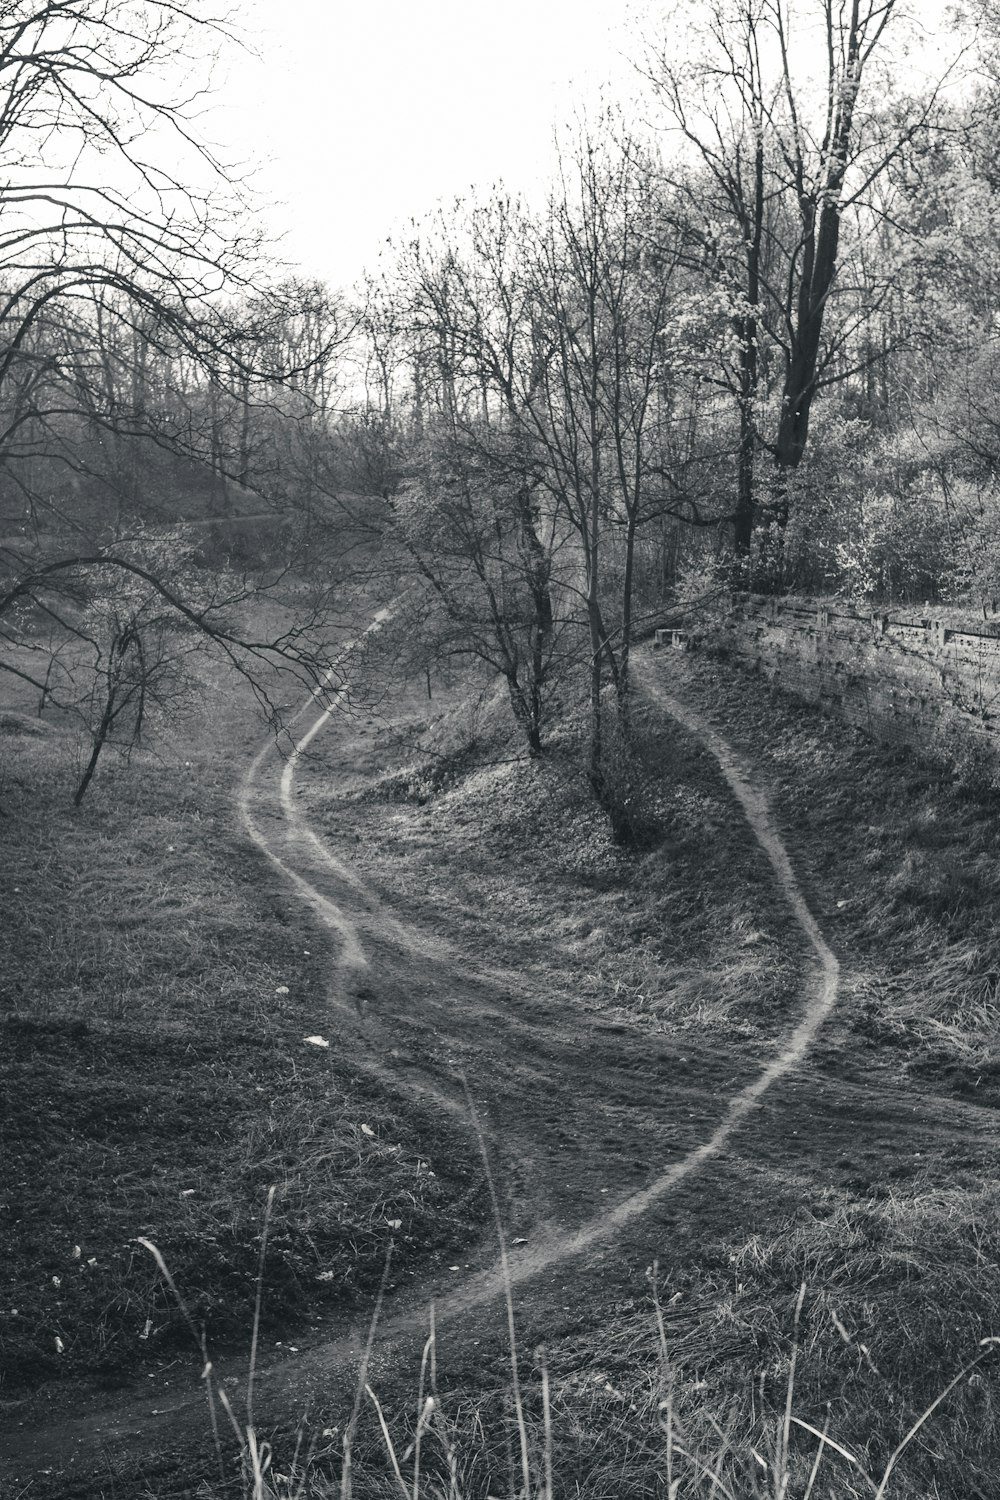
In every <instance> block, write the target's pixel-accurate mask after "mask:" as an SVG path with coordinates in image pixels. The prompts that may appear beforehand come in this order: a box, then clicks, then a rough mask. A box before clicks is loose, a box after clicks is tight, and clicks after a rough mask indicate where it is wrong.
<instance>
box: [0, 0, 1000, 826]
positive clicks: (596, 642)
mask: <svg viewBox="0 0 1000 1500" xmlns="http://www.w3.org/2000/svg"><path fill="white" fill-rule="evenodd" d="M920 11H921V7H916V6H912V7H910V8H909V10H908V9H907V7H906V6H905V5H904V4H903V3H902V0H843V3H841V0H709V3H707V4H705V5H701V6H698V7H690V6H678V7H677V8H676V9H675V11H674V12H673V13H672V14H671V15H669V16H668V17H666V19H664V20H661V21H660V22H658V24H657V27H656V29H655V31H651V33H650V35H649V36H648V37H646V38H645V39H642V38H640V39H638V40H637V44H636V71H637V78H639V79H641V81H642V89H643V93H642V100H643V103H642V106H641V109H640V107H638V106H636V107H635V108H630V109H628V110H626V109H625V108H624V107H623V106H619V107H618V108H617V109H608V110H607V111H606V112H604V113H603V114H602V115H601V116H600V117H598V118H593V119H591V120H589V121H587V122H585V123H583V124H578V125H577V127H576V128H575V129H574V130H573V131H568V132H566V133H565V134H564V137H563V148H562V152H561V156H560V164H559V169H558V171H557V173H556V175H555V178H554V181H553V183H552V185H551V188H550V191H549V193H548V195H547V197H546V199H545V201H544V202H543V203H541V204H540V205H539V204H537V203H533V204H528V203H525V202H523V201H520V200H519V199H518V198H517V197H516V196H515V195H514V194H512V193H510V192H508V191H507V190H506V189H504V188H503V187H498V188H496V189H494V190H492V191H490V192H485V193H481V194H479V195H477V196H475V197H473V198H471V199H470V200H469V201H466V202H463V203H458V204H454V205H449V206H448V208H447V210H444V209H442V210H439V211H438V212H436V213H434V214H431V215H429V216H428V218H427V219H426V220H425V221H424V222H422V223H420V224H418V225H414V226H412V229H411V231H410V232H408V233H405V234H403V235H401V236H400V237H399V238H398V242H397V243H396V244H394V245H393V246H392V247H391V248H390V250H389V251H388V252H387V253H386V255H385V256H384V257H383V261H382V264H380V266H378V267H377V268H374V269H373V271H372V273H371V274H370V275H369V277H368V278H367V281H366V283H365V285H364V286H363V287H362V288H361V290H360V292H359V293H356V294H345V293H341V292H339V291H336V290H333V289H330V288H327V287H324V286H322V285H320V284H317V283H314V282H302V281H296V280H294V279H291V280H290V279H288V278H283V279H282V278H278V279H275V278H274V277H273V275H271V274H269V272H268V268H267V264H266V258H265V257H263V253H262V247H261V246H260V245H259V244H258V243H257V242H256V238H255V235H254V233H253V232H252V231H251V230H249V229H248V228H247V224H248V223H249V222H251V220H249V219H248V216H247V214H246V210H245V205H244V206H243V207H242V208H241V206H240V195H239V192H238V191H235V189H236V188H237V187H238V185H237V184H234V183H233V182H232V180H231V178H230V176H229V174H228V173H227V172H226V170H225V168H224V166H223V164H221V163H220V162H218V161H217V160H216V159H215V158H214V156H212V154H211V153H210V152H208V151H207V150H206V149H205V148H203V147H201V146H199V145H198V142H197V137H196V135H195V133H194V132H193V129H192V128H191V125H190V121H189V118H188V115H187V113H186V111H185V106H184V103H183V101H181V100H177V99H175V100H172V101H170V102H169V103H164V102H163V100H164V94H163V91H162V90H159V91H153V90H149V89H146V88H144V86H141V80H144V79H145V78H146V76H147V75H148V74H149V73H150V70H153V71H155V70H157V69H160V68H162V66H163V63H164V61H165V60H166V59H168V58H173V59H175V60H176V59H178V58H184V59H187V60H191V59H193V58H194V59H197V58H200V57H202V56H203V55H204V53H205V50H206V39H207V40H208V41H217V40H218V39H219V27H220V23H219V22H218V21H214V20H212V19H211V18H210V17H209V15H208V13H207V12H202V11H201V10H200V7H199V5H198V4H197V3H195V0H186V3H185V4H183V5H180V6H178V5H174V4H170V5H168V4H166V3H164V4H162V5H159V4H156V3H152V4H138V3H134V0H114V3H108V0H103V3H101V4H97V3H96V0H70V3H66V0H51V3H49V4H42V5H38V4H35V5H31V4H20V3H19V4H15V5H14V6H13V7H9V8H8V12H6V13H5V16H8V17H9V19H3V20H0V94H3V91H4V90H6V93H5V94H3V97H4V98H5V100H6V107H5V110H4V112H3V115H2V117H0V151H3V153H4V155H5V158H6V166H7V169H8V170H7V174H6V177H7V182H8V186H6V187H4V188H2V189H0V288H2V289H3V302H2V303H0V334H2V339H0V343H2V351H0V352H2V358H0V460H2V463H0V506H2V508H3V510H2V513H3V516H4V520H3V522H2V523H0V575H2V581H0V632H2V634H3V638H4V640H5V641H6V643H7V645H8V647H9V648H10V649H9V651H8V653H7V656H6V657H5V659H4V665H5V667H6V669H7V670H8V671H10V670H13V671H15V672H20V673H22V674H24V673H27V674H28V676H29V677H30V678H31V680H32V682H33V683H34V684H35V685H36V686H37V688H38V691H39V693H40V694H41V695H42V697H44V696H45V695H46V694H47V693H56V692H57V691H58V690H59V681H60V671H61V668H60V664H59V663H60V653H62V652H63V647H64V643H65V641H66V640H67V639H70V638H71V639H74V640H75V641H77V642H80V641H86V642H89V643H90V647H91V648H92V649H91V658H90V660H91V666H92V668H93V670H92V672H91V677H90V679H89V681H90V683H91V692H90V697H89V698H88V703H87V708H86V713H87V715H89V719H88V722H90V724H91V726H92V728H93V729H94V744H95V747H97V749H98V753H99V745H98V741H100V743H103V742H104V741H103V739H102V738H101V736H102V734H103V735H104V738H107V737H108V736H109V735H110V736H113V733H114V726H115V724H116V723H119V724H121V725H124V726H127V735H126V738H127V737H128V736H129V735H133V734H134V733H135V731H136V724H137V722H141V716H142V712H143V711H144V705H145V704H146V703H147V702H148V701H149V700H150V698H152V699H155V697H156V693H157V692H158V691H160V690H162V691H163V692H165V691H166V689H165V687H163V684H165V683H166V682H167V681H168V680H169V679H170V675H171V674H170V671H168V666H169V665H170V664H171V663H172V662H174V660H175V657H176V652H174V651H173V650H172V648H168V641H173V640H174V639H175V637H177V636H178V635H179V636H180V637H181V638H183V639H184V640H185V641H186V642H187V644H188V645H190V646H191V648H192V649H194V648H197V649H202V648H203V647H204V646H205V644H206V643H208V644H210V645H211V646H212V648H213V649H221V650H222V651H224V652H226V653H227V654H228V655H229V656H230V658H231V659H232V660H233V661H235V662H236V663H237V665H238V666H239V667H240V669H241V670H243V671H244V672H245V673H246V674H247V675H248V676H249V677H250V678H251V680H253V681H254V682H255V683H256V684H257V685H258V687H261V685H262V683H263V681H264V675H263V674H262V671H261V667H262V664H265V665H266V664H270V665H274V664H280V663H282V662H284V663H287V664H289V665H291V666H292V667H293V668H295V669H296V670H298V671H300V672H301V673H302V674H303V676H304V678H305V679H306V680H315V679H316V678H317V677H318V675H319V674H320V671H321V668H322V667H323V666H324V664H325V659H326V657H325V650H326V648H325V631H326V629H327V628H328V624H329V618H330V608H331V604H332V603H333V602H335V601H332V600H331V596H330V592H329V589H326V590H325V591H324V588H323V587H322V582H323V580H322V578H320V579H318V580H317V586H316V588H315V590H314V592H313V594H312V596H311V602H310V611H309V620H308V628H305V627H304V625H303V623H302V621H301V620H296V621H294V622H292V623H290V624H288V625H287V627H286V628H284V629H283V630H281V631H278V632H276V633H272V635H271V636H269V637H268V638H266V639H264V638H261V639H257V638H256V637H255V635H254V633H253V632H249V631H247V629H246V628H245V622H246V620H247V619H248V618H250V616H251V614H252V610H250V606H252V604H253V602H254V601H255V600H256V599H257V598H258V597H259V596H260V594H261V591H264V592H266V591H267V590H269V589H273V587H274V586H275V583H276V581H277V580H279V579H281V578H284V577H287V575H288V570H289V568H290V567H292V566H293V564H294V572H295V576H296V579H297V580H301V578H302V577H303V576H304V574H305V573H306V572H308V568H307V567H306V563H305V560H304V559H305V557H306V556H308V558H309V560H310V561H311V563H312V565H313V574H314V576H315V574H316V572H317V570H316V567H315V564H316V562H317V560H319V559H322V560H323V568H324V569H326V570H327V572H326V574H325V577H326V579H327V582H328V581H329V577H330V576H331V574H330V571H329V570H330V569H331V568H334V560H335V559H336V558H337V557H338V555H339V557H340V569H341V572H340V575H338V577H339V576H342V574H343V571H344V568H343V560H344V556H345V555H346V554H348V553H349V552H350V551H351V549H357V552H358V555H359V556H362V555H363V557H364V565H365V568H366V569H368V570H369V572H371V571H372V570H375V571H378V572H379V573H380V575H381V576H382V578H383V579H384V581H385V584H386V586H387V587H389V586H391V587H392V588H393V589H395V590H397V591H398V590H399V586H400V583H401V581H405V586H406V592H405V602H404V603H403V604H401V605H400V607H399V608H400V615H401V619H402V620H403V621H404V629H405V639H406V643H407V650H408V651H410V652H411V653H413V654H414V655H421V654H422V657H423V659H425V660H430V659H431V658H433V657H435V656H438V657H440V656H451V655H459V656H473V657H476V658H478V659H480V660H481V661H482V662H484V663H486V664H487V666H488V667H489V669H490V670H491V671H493V672H495V673H497V674H498V675H499V677H500V678H501V680H502V681H503V682H504V684H505V688H506V692H507V696H508V698H509V702H510V708H511V712H512V715H513V719H514V721H515V723H516V725H517V727H518V732H519V733H520V735H521V736H522V738H523V744H524V747H525V751H526V753H528V754H529V755H538V754H541V753H542V751H543V749H544V743H545V733H546V727H547V724H548V721H549V717H550V714H551V707H552V704H553V701H554V700H555V699H557V698H558V697H559V695H560V693H561V692H563V690H564V686H565V684H566V682H567V681H568V680H569V679H570V678H572V679H573V680H574V681H575V680H577V679H579V680H581V681H582V682H583V683H584V684H585V696H586V701H587V704H588V724H589V732H588V752H587V774H588V778H589V780H590V784H591V786H592V788H593V790H594V793H595V795H596V796H597V797H598V798H599V799H600V800H601V801H602V803H603V804H604V805H605V806H607V807H608V810H609V811H610V812H611V814H612V817H613V818H614V819H616V820H617V821H618V822H620V823H621V827H622V831H623V833H627V822H628V814H627V808H626V807H624V806H623V797H622V794H621V786H620V783H621V775H620V764H621V757H622V755H623V753H624V754H625V755H626V758H627V745H628V741H629V735H630V720H631V708H630V701H631V677H632V673H631V653H632V650H633V648H634V644H635V641H636V639H637V636H638V635H640V634H641V633H642V631H643V630H645V629H647V628H648V627H649V625H650V623H651V622H652V621H653V620H654V619H656V618H658V617H662V614H663V610H664V607H665V605H672V606H674V607H680V606H683V605H684V604H685V602H687V603H690V601H691V600H692V599H694V598H697V597H704V596H708V595H711V594H713V593H714V592H718V591H722V590H726V589H731V588H733V587H738V588H755V589H798V590H810V591H815V592H836V591H846V592H848V593H851V594H853V595H856V596H870V597H875V596H878V597H880V598H897V599H922V598H928V599H930V598H934V599H942V598H953V599H955V600H956V601H964V602H970V601H971V602H973V603H974V604H975V605H976V607H977V608H980V609H982V610H984V611H985V612H987V613H988V612H989V611H990V610H991V609H992V608H993V607H995V606H994V602H993V601H994V600H995V597H996V595H997V593H998V584H1000V577H998V571H1000V552H998V549H997V544H996V529H997V528H996V525H995V520H996V515H997V487H996V458H995V454H996V451H997V434H998V431H1000V408H998V404H997V401H996V397H995V394H994V393H995V390H996V380H995V378H994V377H995V370H994V360H995V358H996V354H995V349H996V335H997V313H998V292H1000V275H998V272H1000V267H998V263H997V252H996V244H997V233H996V230H997V225H996V205H997V191H998V187H1000V182H998V180H997V175H996V158H997V150H996V148H997V144H998V141H997V126H996V119H997V108H996V105H997V96H998V86H1000V83H998V74H997V70H996V67H995V57H996V41H997V24H998V21H997V15H996V11H995V7H994V6H993V5H992V4H989V3H986V0H982V3H980V4H978V5H977V6H976V8H975V11H974V14H970V15H969V17H967V24H966V25H965V28H964V30H963V29H962V28H961V27H958V26H957V25H956V26H955V27H954V28H953V29H952V30H951V31H949V32H948V33H947V34H945V33H943V32H942V33H940V34H938V35H936V36H934V37H928V36H926V35H923V36H922V35H921V14H920ZM973 23H974V24H973ZM949 49H950V51H949ZM928 59H930V61H928ZM81 79H82V80H83V82H82V83H81ZM150 101H155V102H150ZM140 126H141V127H142V133H141V134H140V128H139V127H140ZM174 136H178V137H179V138H180V140H181V142H182V143H183V147H184V151H183V155H184V159H185V162H186V165H185V168H184V170H183V171H181V170H178V169H177V168H176V166H174V167H172V168H171V169H170V170H169V171H167V170H165V169H164V168H162V167H160V166H154V165H151V161H150V158H149V155H148V153H147V152H146V149H145V146H144V147H143V151H142V153H141V154H140V152H139V150H138V148H137V144H136V143H137V142H138V141H139V140H140V139H142V140H144V141H148V140H149V139H151V138H152V139H153V140H163V139H165V138H172V137H174ZM39 139H44V141H45V142H46V147H45V150H46V151H47V152H49V154H50V155H52V156H53V161H52V177H51V180H49V177H48V175H47V171H46V170H45V169H44V168H42V169H40V168H38V167H37V166H36V165H34V164H32V165H31V166H29V165H28V161H29V156H30V149H29V148H30V145H31V143H32V142H33V141H36V140H39ZM88 153H90V154H91V155H92V154H93V153H100V154H101V155H102V156H103V157H105V158H106V157H107V156H108V155H109V153H110V155H111V156H112V157H113V158H114V160H115V161H116V162H117V163H118V166H117V168H116V172H117V176H115V174H114V173H113V174H111V176H110V177H109V176H108V174H107V173H105V175H104V177H103V178H102V179H101V180H103V181H109V180H113V181H114V182H115V184H116V185H115V186H114V187H110V188H109V187H102V188H94V187H93V186H92V185H91V183H92V181H93V180H96V179H93V178H91V177H88V176H87V175H86V168H87V165H88V161H89V156H88ZM43 155H44V153H43ZM69 159H72V161H73V163H74V167H73V171H71V172H69V173H68V174H67V173H66V172H63V175H62V177H60V178H58V180H59V181H60V182H61V183H62V186H60V187H59V188H58V189H54V188H53V187H52V181H54V180H56V178H57V177H58V172H57V168H58V167H59V166H60V163H61V162H64V161H65V160H69ZM166 159H171V160H172V159H173V155H172V154H171V153H167V156H166ZM67 184H68V186H67ZM234 507H235V509H236V510H242V511H244V512H246V511H248V510H249V511H253V510H255V509H263V510H265V511H268V512H271V513H273V514H274V515H275V516H276V517H279V518H281V520H282V523H283V524H284V525H285V526H286V529H285V530H284V531H282V532H281V537H282V540H281V544H280V546H278V547H273V546H272V547H268V546H266V545H265V544H264V542H263V541H262V540H261V538H259V537H258V538H257V539H256V541H255V543H254V547H253V548H251V554H252V555H251V556H250V557H248V558H245V559H244V560H243V561H244V563H250V564H251V566H249V567H247V566H242V567H240V568H234V567H233V561H232V553H233V550H234V549H233V547H232V546H231V545H228V544H227V542H226V535H227V534H226V533H225V531H224V529H223V530H220V531H219V537H220V538H221V543H220V545H219V546H218V547H216V548H215V550H214V551H213V549H212V547H211V546H209V545H207V543H206V539H205V537H204V535H203V536H202V537H201V538H200V539H199V537H198V535H197V533H196V531H195V530H192V529H191V528H189V529H188V530H187V531H186V532H185V531H184V530H183V528H181V529H178V528H177V526H176V523H177V522H178V521H180V520H182V519H184V518H186V519H188V520H189V521H190V520H192V519H194V520H195V521H199V522H201V523H202V525H203V528H204V526H206V525H207V524H208V523H214V522H217V523H219V525H220V527H221V526H222V523H223V522H225V520H226V518H227V515H228V514H229V513H231V512H232V511H233V509H234ZM303 537H304V538H307V539H308V550H307V553H306V552H302V551H299V552H298V553H297V554H295V550H294V549H295V538H298V539H299V540H301V539H302V538H303ZM227 556H228V559H229V561H228V565H226V558H227ZM320 571H321V572H322V570H320ZM248 611H249V612H248ZM46 622H47V623H46ZM32 651H34V652H35V656H34V657H32V654H31V653H32ZM63 654H65V653H63ZM151 663H158V664H159V665H158V666H157V667H156V668H155V670H154V669H152V668H151V665H150V664H151ZM95 683H99V684H100V686H99V687H97V688H95V687H94V684H95ZM77 685H78V684H77ZM73 690H74V691H75V689H73ZM66 692H67V694H69V695H70V696H71V690H70V689H69V688H68V687H67V688H66ZM95 694H96V696H95ZM101 725H104V726H105V727H104V729H103V730H102V728H101ZM623 747H624V749H623ZM626 780H627V778H626ZM625 800H627V798H626V799H625Z"/></svg>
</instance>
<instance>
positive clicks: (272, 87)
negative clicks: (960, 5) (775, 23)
mask: <svg viewBox="0 0 1000 1500" xmlns="http://www.w3.org/2000/svg"><path fill="white" fill-rule="evenodd" d="M702 3H703V0H684V5H687V6H690V7H691V9H690V11H689V12H686V14H687V15H689V16H694V15H695V14H697V11H698V7H699V6H700V5H701V4H702ZM947 3H948V0H909V3H908V4H905V5H903V6H901V7H900V12H899V15H898V17H897V18H896V19H894V22H893V48H894V52H895V55H896V57H897V59H898V58H899V48H900V47H901V46H902V45H903V44H904V43H906V42H908V44H909V52H910V57H909V62H908V63H905V64H902V66H903V67H904V68H905V69H906V71H907V72H908V73H909V74H910V75H911V76H912V77H913V78H914V79H915V78H916V77H917V75H918V74H922V75H923V76H924V78H925V79H926V77H928V76H930V74H931V73H933V72H936V71H938V70H939V69H940V67H941V65H942V57H943V55H944V53H946V52H948V51H949V50H950V49H951V48H952V47H953V46H954V45H955V42H954V38H953V37H950V36H949V34H948V32H949V28H948V27H947V26H946V25H943V24H942V17H943V14H944V13H945V11H946V9H947ZM236 11H237V14H238V15H239V16H241V17H242V19H243V22H244V25H245V29H246V33H247V37H248V39H249V40H250V41H251V42H252V43H253V46H254V47H255V49H256V52H257V54H258V55H257V56H256V57H250V56H244V57H242V58H237V59H236V60H235V61H231V62H230V63H229V64H228V75H227V76H225V77H223V78H222V79H221V80H220V81H221V83H222V87H221V88H220V91H219V94H218V96H217V97H218V101H219V102H218V104H217V106H216V107H215V110H214V112H213V119H212V122H211V124H210V128H209V132H208V133H209V134H211V135H212V136H213V137H215V138H216V139H217V140H218V142H219V143H220V145H221V146H222V148H223V150H224V152H225V154H226V155H227V156H233V155H236V154H241V155H243V156H245V157H246V158H247V159H248V160H252V161H255V162H257V163H259V164H260V166H259V171H258V173H257V183H258V187H259V189H260V190H261V192H262V193H263V195H264V198H265V199H266V200H267V201H268V202H270V203H271V204H272V205H273V206H272V207H271V209H270V211H269V214H268V219H269V224H270V227H271V229H272V230H273V231H274V232H275V233H284V236H285V238H284V241H283V247H282V248H283V254H284V256H285V258H287V260H288V261H289V262H291V263H292V264H294V265H296V266H298V267H300V268H301V269H302V270H304V271H305V272H306V273H308V274H311V275H316V276H319V277H320V278H322V279H323V280H325V281H328V282H330V283H331V284H332V285H334V286H341V287H347V286H350V285H351V284H352V283H354V282H355V281H356V280H357V279H358V278H359V277H360V276H361V274H362V272H363V270H364V269H365V268H366V267H367V266H373V265H374V263H375V261H376V260H377V257H378V253H379V249H380V247H381V246H382V245H383V244H384V243H385V240H386V238H387V236H389V235H390V234H391V233H392V232H393V230H394V229H396V228H398V227H399V226H400V225H405V223H406V221H407V220H409V219H411V218H413V217H418V218H419V217H421V216H423V215H424V214H426V213H429V212H431V211H432V210H433V209H434V207H435V205H436V204H437V203H438V202H439V201H444V202H445V203H447V202H449V201H450V200H452V199H454V197H455V196H457V195H459V194H462V193H464V192H467V191H468V189H469V188H470V186H471V185H472V184H477V185H480V186H488V185H489V184H490V183H491V182H495V181H497V180H499V179H501V178H502V179H503V180H504V182H505V183H506V184H507V186H508V187H509V188H511V189H512V190H514V191H517V192H522V193H523V192H527V193H530V192H531V191H532V189H533V188H536V189H537V187H538V186H539V185H540V184H541V183H544V182H545V181H546V180H547V179H548V178H549V177H550V176H551V172H552V167H553V163H554V149H553V130H554V127H555V126H556V125H557V124H560V125H566V124H567V123H571V122H572V119H573V116H574V113H575V112H576V113H577V114H579V113H580V112H581V111H585V110H587V109H588V107H590V108H592V107H593V106H595V105H596V103H597V101H598V100H599V98H600V96H601V92H602V90H604V92H605V95H606V96H610V97H613V98H615V99H617V100H619V101H621V102H626V103H627V101H628V100H629V99H630V98H634V97H635V96H636V94H637V93H639V92H640V89H639V81H638V78H637V75H636V72H635V69H634V67H633V65H632V63H631V62H630V61H629V59H631V58H637V57H640V56H641V55H642V51H643V48H642V42H641V34H642V33H645V34H646V35H651V36H656V35H657V32H658V30H659V28H658V27H657V25H656V23H655V20H654V19H653V18H654V17H656V16H657V14H662V10H661V7H660V5H659V4H658V3H657V0H602V3H597V0H489V3H486V0H236ZM907 12H908V13H909V18H910V19H909V22H908V21H907V19H906V15H907ZM681 14H682V15H683V14H685V10H684V8H683V6H682V9H681ZM796 14H797V15H798V16H800V17H801V23H800V24H798V29H797V31H796V38H797V46H796V49H795V51H796V55H797V57H799V58H801V57H802V56H803V55H805V56H806V57H808V55H809V54H810V52H811V50H812V46H813V44H812V43H811V42H810V40H809V32H810V27H811V28H812V30H813V31H815V32H816V35H815V47H816V60H817V61H818V62H819V63H820V64H821V66H825V49H824V47H823V40H824V37H823V35H822V34H821V33H822V28H820V30H819V31H816V25H817V19H818V18H821V17H822V7H821V6H817V5H816V4H814V3H805V4H803V5H802V6H800V7H796ZM637 16H638V17H641V22H638V21H636V19H635V18H636V17H637ZM670 40H671V41H672V42H674V43H675V44H677V42H678V41H679V39H678V38H677V37H675V36H672V37H671V38H670ZM803 44H805V46H804V48H803ZM914 48H916V51H914V50H913V49H914ZM898 66H899V63H898V62H897V64H896V67H897V68H898ZM817 98H818V102H819V103H820V104H822V100H823V93H822V86H821V87H820V91H819V93H818V96H817Z"/></svg>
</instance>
